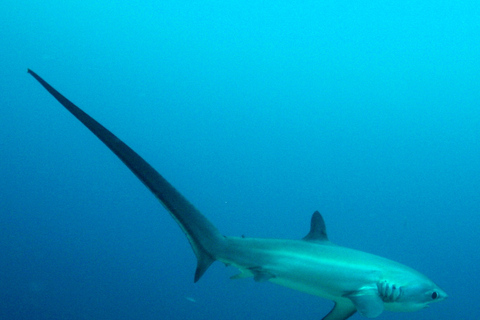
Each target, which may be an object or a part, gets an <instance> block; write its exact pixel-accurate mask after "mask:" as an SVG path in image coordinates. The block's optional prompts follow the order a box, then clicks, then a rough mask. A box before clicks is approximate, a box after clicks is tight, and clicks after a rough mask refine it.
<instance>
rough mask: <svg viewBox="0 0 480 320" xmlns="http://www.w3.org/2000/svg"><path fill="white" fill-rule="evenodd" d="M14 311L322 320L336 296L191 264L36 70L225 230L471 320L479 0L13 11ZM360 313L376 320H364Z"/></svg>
mask: <svg viewBox="0 0 480 320" xmlns="http://www.w3.org/2000/svg"><path fill="white" fill-rule="evenodd" d="M0 57H1V62H0V63H1V76H0V250H1V251H0V254H1V258H0V319H39V320H41V319H72V320H77V319H79V320H85V319H142V320H148V319H209V320H210V319H250V320H253V319H321V318H322V317H323V316H325V314H327V313H328V312H329V310H330V309H331V307H332V305H333V304H332V302H331V301H329V300H325V299H322V298H319V297H315V296H310V295H307V294H304V293H301V292H296V291H293V290H290V289H287V288H283V287H280V286H276V285H274V284H270V283H255V282H254V281H253V280H252V279H243V280H230V279H229V277H230V276H231V275H234V274H236V270H235V269H233V268H225V266H223V265H221V264H220V263H215V264H214V265H212V267H211V268H210V269H209V270H208V271H207V272H206V274H205V275H204V276H203V278H202V279H201V280H200V281H199V282H198V283H196V284H194V283H193V274H194V270H195V266H196V259H195V256H194V254H193V252H192V250H191V248H190V246H189V244H188V242H187V240H186V238H185V236H184V235H183V233H182V232H181V230H180V229H179V227H178V226H177V225H176V223H175V222H174V221H173V219H172V218H171V217H170V216H169V215H168V214H167V212H166V210H165V209H164V208H163V207H162V206H161V205H160V204H159V202H158V201H157V200H156V198H155V197H154V196H153V195H152V194H150V192H149V191H148V190H147V189H146V188H145V187H144V186H143V185H142V184H141V183H140V182H139V181H138V180H137V179H136V178H135V177H134V175H133V174H132V173H131V172H130V171H129V170H128V169H127V168H126V167H125V166H124V165H123V163H121V162H120V161H119V160H118V159H117V158H116V157H115V156H114V155H113V154H112V153H111V152H110V151H109V150H108V149H107V148H106V147H105V146H104V145H103V144H102V143H101V142H99V141H98V139H97V138H96V137H95V136H93V135H92V134H91V133H90V132H89V131H88V130H87V129H86V128H84V127H83V125H81V124H80V123H79V122H78V121H77V120H76V119H74V118H73V117H72V116H71V115H70V114H68V113H67V112H66V111H65V110H63V107H62V106H61V105H60V104H59V103H58V102H57V101H55V100H54V99H53V98H52V97H51V96H50V95H49V94H48V93H47V92H46V91H45V90H44V89H43V88H42V87H41V86H40V85H39V84H38V83H37V82H36V81H35V80H34V79H33V78H32V77H31V76H30V75H28V74H27V73H26V71H27V68H31V69H32V70H34V71H35V72H37V73H38V74H39V75H40V76H42V77H43V78H44V79H45V80H47V81H48V82H50V83H51V84H52V85H53V86H54V87H56V88H57V89H58V90H59V91H60V92H61V93H62V94H64V95H65V96H67V97H68V98H69V99H70V100H72V101H73V102H74V103H76V104H77V105H78V106H79V107H81V108H83V109H84V110H85V111H86V112H87V113H89V114H90V115H92V116H93V117H94V118H96V119H97V120H98V121H100V122H101V123H102V124H103V125H105V126H106V127H107V128H109V129H110V130H111V131H112V132H113V133H115V134H116V135H117V136H118V137H119V138H121V139H123V140H124V141H125V142H126V143H127V144H129V145H130V146H131V147H132V148H133V149H135V150H136V151H137V152H138V153H139V154H140V155H141V156H143V157H144V158H145V159H146V160H147V161H149V162H150V163H151V164H152V165H153V166H154V167H155V168H156V169H157V170H158V171H159V172H160V173H161V174H162V175H164V176H165V178H166V179H168V180H169V181H170V182H171V183H172V184H173V185H174V186H175V187H176V188H178V189H179V190H180V191H181V192H182V193H183V194H184V195H185V196H186V197H187V198H188V199H189V200H190V201H191V202H192V203H194V204H195V205H196V206H197V208H198V209H200V211H201V212H203V213H204V214H205V215H206V216H207V217H208V218H209V219H210V220H211V221H212V222H213V223H214V224H215V225H216V226H217V227H218V228H219V229H220V231H221V232H222V233H224V234H226V235H234V236H240V235H245V236H247V237H264V238H289V239H299V238H301V237H303V236H305V235H306V233H307V232H308V230H309V222H310V217H311V214H312V213H313V212H314V211H315V210H319V211H320V212H321V213H322V214H323V216H324V218H325V220H326V224H327V230H328V233H329V237H330V239H331V240H332V241H333V242H335V243H337V244H340V245H344V246H348V247H352V248H355V249H359V250H362V251H366V252H370V253H374V254H377V255H381V256H384V257H386V258H389V259H392V260H396V261H399V262H401V263H404V264H406V265H408V266H410V267H413V268H415V269H417V270H418V271H420V272H422V273H424V274H426V275H427V276H428V277H429V278H431V279H432V280H433V281H435V282H436V283H437V284H438V285H439V286H440V287H442V288H443V289H444V290H445V291H446V292H447V293H448V294H449V298H448V299H447V300H446V301H443V302H441V303H438V304H433V305H432V307H431V308H428V309H425V310H421V311H418V312H414V313H407V314H402V313H391V312H385V313H383V314H382V315H381V316H380V317H379V319H448V320H450V319H475V318H477V317H478V316H479V307H478V288H479V287H480V272H479V266H480V254H479V252H480V251H479V250H480V249H479V244H480V235H479V227H480V215H479V214H480V4H479V2H478V1H342V0H340V1H338V0H336V1H302V2H300V1H298V2H296V1H208V0H204V1H182V0H176V1H159V0H156V1H91V0H86V1H50V0H45V1H26V0H19V1H3V2H2V3H1V4H0ZM352 319H362V317H361V316H360V315H358V314H356V315H354V316H353V317H352Z"/></svg>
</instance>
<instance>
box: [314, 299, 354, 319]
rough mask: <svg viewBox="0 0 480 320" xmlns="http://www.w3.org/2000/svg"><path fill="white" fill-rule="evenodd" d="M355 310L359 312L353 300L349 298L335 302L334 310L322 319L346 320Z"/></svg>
mask: <svg viewBox="0 0 480 320" xmlns="http://www.w3.org/2000/svg"><path fill="white" fill-rule="evenodd" d="M355 312H357V308H355V306H354V305H353V303H352V302H350V301H348V300H345V301H338V302H335V306H334V307H333V309H332V311H330V312H329V313H328V314H327V315H326V316H325V317H324V318H323V319H322V320H345V319H348V318H350V317H351V316H352V315H353V314H354V313H355Z"/></svg>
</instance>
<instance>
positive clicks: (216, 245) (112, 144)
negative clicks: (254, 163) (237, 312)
mask: <svg viewBox="0 0 480 320" xmlns="http://www.w3.org/2000/svg"><path fill="white" fill-rule="evenodd" d="M28 73H30V74H31V75H32V76H33V77H34V78H35V79H36V80H37V81H38V82H40V84H41V85H42V86H43V87H44V88H45V89H47V91H48V92H50V94H51V95H52V96H54V97H55V99H57V100H58V101H59V102H60V103H61V104H62V105H63V106H64V107H65V109H67V110H68V111H69V112H70V113H71V114H73V115H74V116H75V117H76V118H77V119H78V120H80V122H82V123H83V124H84V125H85V126H86V127H87V128H88V129H89V130H90V131H91V132H92V133H93V134H95V135H96V136H97V137H98V138H99V139H100V140H101V141H102V142H103V143H104V144H105V145H106V146H107V147H108V148H109V149H110V150H112V151H113V153H115V154H116V155H117V157H118V158H120V160H122V161H123V163H124V164H125V165H126V166H127V167H128V168H129V169H130V170H131V171H132V172H133V173H134V174H135V175H136V176H137V178H138V179H140V181H142V182H143V184H144V185H146V186H147V188H148V189H150V191H151V192H152V193H153V194H154V195H155V196H156V197H157V198H158V199H159V200H160V202H161V203H162V204H163V205H164V206H165V208H166V209H167V210H168V211H169V212H170V214H171V215H172V217H173V218H174V219H175V221H177V223H178V224H179V225H180V227H181V228H182V230H183V232H184V233H185V234H186V236H187V238H188V241H189V242H190V245H191V246H192V248H193V251H194V252H195V255H196V256H197V270H196V271H195V282H197V281H198V280H199V279H200V277H201V276H202V275H203V274H204V273H205V271H206V270H207V269H208V267H209V266H210V265H211V264H212V263H213V262H214V261H215V260H216V253H217V252H219V250H221V248H222V247H223V246H224V243H225V237H223V236H222V235H221V234H220V232H219V231H218V230H217V228H215V226H214V225H213V224H212V223H211V222H210V221H208V220H207V218H205V217H204V216H203V215H202V214H201V213H200V212H199V211H198V210H197V209H196V208H195V207H194V206H193V205H192V204H191V203H190V202H188V200H187V199H185V198H184V197H183V196H182V195H181V194H180V193H179V192H178V191H177V190H176V189H175V188H174V187H173V186H172V185H171V184H170V183H169V182H168V181H167V180H165V179H164V178H163V177H162V176H161V175H160V174H159V173H158V172H157V171H156V170H155V169H154V168H153V167H152V166H151V165H150V164H148V163H147V162H146V161H145V160H144V159H143V158H142V157H140V156H139V155H138V154H137V153H136V152H135V151H133V150H132V149H131V148H130V147H129V146H127V145H126V144H125V143H124V142H123V141H121V140H120V139H118V138H117V137H116V136H115V135H114V134H113V133H111V132H110V131H109V130H107V129H106V128H105V127H104V126H102V125H101V124H100V123H98V122H97V121H96V120H95V119H93V118H92V117H90V116H89V115H88V114H86V113H85V112H84V111H82V110H81V109H80V108H78V107H77V106H76V105H74V104H73V103H72V102H70V101H69V100H68V99H67V98H65V97H64V96H63V95H61V94H60V93H59V92H58V91H57V90H55V89H54V88H53V87H52V86H50V85H49V84H48V83H47V82H45V80H43V79H42V78H41V77H40V76H38V75H37V74H36V73H35V72H33V71H32V70H30V69H28Z"/></svg>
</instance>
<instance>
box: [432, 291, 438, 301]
mask: <svg viewBox="0 0 480 320" xmlns="http://www.w3.org/2000/svg"><path fill="white" fill-rule="evenodd" d="M437 298H438V293H436V292H435V291H433V293H432V299H433V300H435V299H437Z"/></svg>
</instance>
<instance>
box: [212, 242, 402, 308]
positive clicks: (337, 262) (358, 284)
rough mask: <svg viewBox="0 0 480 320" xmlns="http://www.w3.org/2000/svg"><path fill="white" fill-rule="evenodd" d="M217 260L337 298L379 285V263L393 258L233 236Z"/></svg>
mask: <svg viewBox="0 0 480 320" xmlns="http://www.w3.org/2000/svg"><path fill="white" fill-rule="evenodd" d="M229 240H230V244H229V246H228V247H227V249H226V250H225V252H224V253H223V254H222V256H221V257H218V260H220V261H222V262H224V263H226V264H229V265H233V266H235V267H237V268H239V269H240V270H241V271H242V276H241V277H247V276H256V278H258V279H264V280H268V281H270V282H272V283H276V284H279V285H282V286H285V287H288V288H292V289H295V290H299V291H302V292H306V293H309V294H313V295H317V296H321V297H324V298H327V299H331V300H338V299H340V298H341V297H342V296H343V295H345V294H346V293H352V292H355V291H357V290H360V289H366V288H367V287H374V286H375V287H376V285H377V283H378V281H379V279H380V278H381V276H382V272H381V269H380V268H379V266H378V265H377V264H379V263H380V262H381V263H382V267H384V266H385V263H388V264H390V263H391V264H392V265H394V264H395V263H394V262H393V261H389V260H387V259H384V258H381V257H377V256H375V255H371V254H368V253H364V252H361V251H357V250H353V249H349V248H345V247H341V246H335V245H330V244H325V245H323V244H317V243H309V242H306V241H301V240H273V239H272V240H270V239H243V238H230V239H229Z"/></svg>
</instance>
